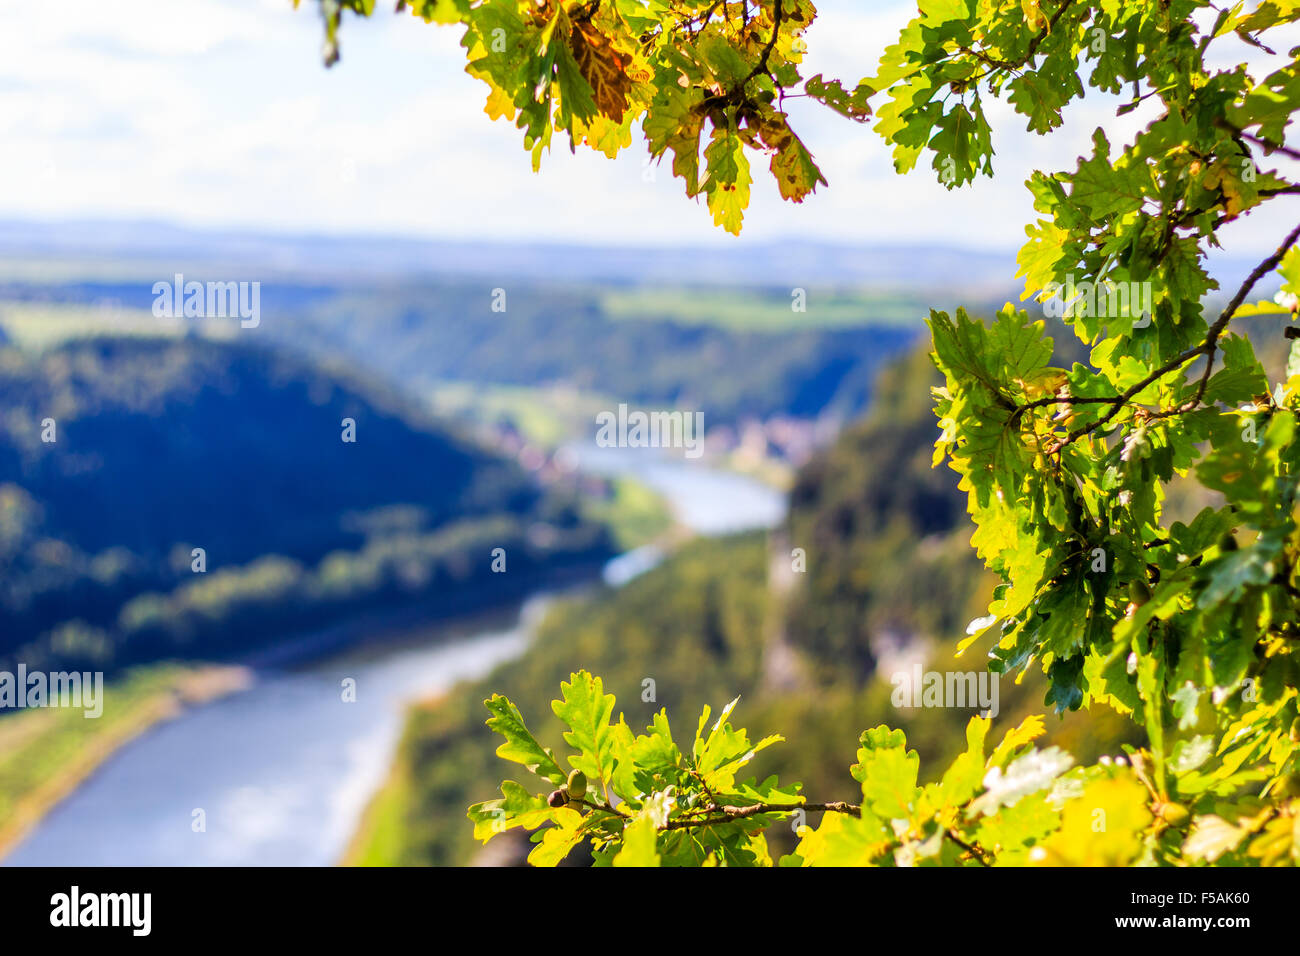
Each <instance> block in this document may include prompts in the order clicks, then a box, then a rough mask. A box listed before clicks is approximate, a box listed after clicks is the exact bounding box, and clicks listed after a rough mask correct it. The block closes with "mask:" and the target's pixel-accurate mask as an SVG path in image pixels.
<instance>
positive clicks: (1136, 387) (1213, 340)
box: [1015, 226, 1300, 454]
mask: <svg viewBox="0 0 1300 956" xmlns="http://www.w3.org/2000/svg"><path fill="white" fill-rule="evenodd" d="M1297 240H1300V226H1296V227H1295V228H1294V229H1292V230H1291V232H1290V234H1288V235H1287V237H1286V238H1285V239H1283V240H1282V244H1281V245H1280V246H1278V247H1277V249H1276V250H1274V252H1273V253H1272V254H1271V255H1270V256H1269V257H1268V258H1267V259H1265V260H1264V261H1263V262H1261V263H1260V264H1259V265H1257V266H1256V267H1255V268H1254V269H1253V270H1252V271H1251V273H1250V275H1249V276H1247V277H1246V281H1245V282H1243V283H1242V284H1241V287H1240V288H1239V289H1237V292H1236V294H1235V295H1233V297H1232V300H1231V301H1230V302H1229V303H1228V305H1227V306H1226V307H1225V308H1224V310H1223V311H1222V312H1221V313H1219V317H1218V319H1216V320H1215V322H1214V324H1213V325H1211V326H1210V329H1209V332H1208V333H1207V335H1206V337H1205V341H1204V342H1202V343H1201V344H1200V345H1197V346H1195V347H1193V348H1190V349H1186V350H1184V351H1183V352H1180V353H1179V354H1178V355H1176V356H1174V358H1172V359H1170V360H1169V361H1168V362H1166V363H1165V364H1164V365H1162V366H1160V367H1159V368H1158V369H1156V370H1155V371H1154V372H1152V373H1151V374H1150V375H1148V376H1146V377H1145V378H1144V379H1142V380H1141V381H1140V382H1136V383H1134V384H1133V385H1131V386H1129V387H1128V388H1126V389H1125V390H1124V391H1123V392H1121V393H1120V394H1119V395H1112V396H1107V397H1085V396H1080V397H1072V396H1068V395H1066V396H1053V397H1051V398H1040V399H1036V400H1034V401H1032V402H1028V403H1026V404H1024V405H1018V406H1016V410H1015V414H1016V415H1020V414H1023V413H1024V412H1025V411H1028V410H1029V409H1032V408H1045V407H1047V406H1051V405H1110V406H1111V407H1110V410H1109V411H1108V412H1106V414H1104V415H1103V416H1102V417H1101V418H1099V419H1097V420H1096V421H1095V422H1091V423H1089V424H1087V425H1081V426H1079V427H1078V428H1076V429H1075V430H1074V431H1072V432H1070V433H1069V434H1068V435H1066V436H1065V437H1064V438H1062V439H1061V440H1060V441H1059V442H1057V443H1056V444H1055V445H1053V446H1052V447H1051V448H1050V449H1049V451H1050V453H1052V454H1055V453H1056V452H1059V451H1060V450H1061V449H1062V448H1064V447H1065V446H1066V445H1069V444H1071V443H1073V442H1075V441H1078V440H1079V439H1080V438H1083V437H1084V436H1086V435H1090V434H1092V433H1093V432H1094V431H1096V430H1097V429H1098V428H1100V427H1101V426H1102V425H1105V424H1106V423H1107V422H1109V421H1110V420H1111V419H1112V418H1114V417H1115V416H1116V415H1118V414H1119V412H1120V410H1121V409H1122V408H1124V407H1125V406H1126V405H1127V404H1128V403H1129V401H1130V400H1131V399H1132V398H1133V397H1134V396H1135V395H1137V394H1139V393H1140V392H1142V390H1143V389H1145V388H1146V387H1147V386H1149V385H1151V384H1153V383H1154V382H1156V381H1158V380H1160V379H1161V378H1163V377H1164V376H1165V375H1168V374H1169V373H1170V372H1173V371H1177V370H1178V369H1180V368H1182V367H1183V366H1184V365H1186V364H1187V363H1188V362H1190V361H1192V360H1193V359H1194V358H1196V357H1197V356H1199V355H1204V356H1206V361H1205V371H1204V372H1203V373H1202V374H1201V379H1200V382H1199V383H1198V385H1197V388H1196V391H1195V393H1193V395H1192V397H1191V398H1189V399H1187V400H1186V401H1184V402H1181V403H1179V404H1178V405H1176V406H1174V407H1172V408H1168V409H1164V410H1162V411H1159V412H1156V413H1154V414H1153V415H1152V416H1151V417H1152V418H1168V417H1170V416H1172V415H1180V414H1182V413H1184V412H1188V411H1191V410H1192V409H1194V408H1196V407H1197V406H1198V405H1200V403H1201V399H1202V398H1204V396H1205V389H1206V387H1207V386H1208V385H1209V382H1210V376H1211V374H1213V371H1214V355H1215V352H1216V351H1217V350H1218V346H1219V338H1220V337H1221V336H1222V335H1223V332H1224V330H1225V329H1226V328H1227V327H1228V323H1229V322H1231V321H1232V318H1233V316H1235V315H1236V313H1237V310H1238V309H1239V308H1241V304H1242V302H1244V301H1245V300H1246V296H1247V295H1249V294H1250V290H1251V289H1253V288H1254V287H1255V284H1256V283H1257V282H1259V280H1260V279H1262V278H1263V277H1264V276H1265V275H1267V274H1268V273H1269V272H1271V271H1272V270H1273V269H1275V268H1277V265H1278V263H1279V262H1281V261H1282V257H1283V256H1285V255H1286V254H1287V251H1288V250H1289V249H1290V248H1291V247H1292V246H1294V245H1295V244H1296V241H1297Z"/></svg>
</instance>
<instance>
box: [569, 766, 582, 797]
mask: <svg viewBox="0 0 1300 956" xmlns="http://www.w3.org/2000/svg"><path fill="white" fill-rule="evenodd" d="M568 790H569V799H570V800H581V799H582V798H583V797H584V796H586V795H587V775H586V774H585V773H583V772H582V771H581V770H577V769H574V770H570V771H569V783H568Z"/></svg>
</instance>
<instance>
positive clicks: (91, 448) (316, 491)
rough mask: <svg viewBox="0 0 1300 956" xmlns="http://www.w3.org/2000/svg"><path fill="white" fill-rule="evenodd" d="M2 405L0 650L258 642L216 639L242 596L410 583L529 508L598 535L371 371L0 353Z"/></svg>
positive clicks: (80, 348) (252, 352)
mask: <svg viewBox="0 0 1300 956" xmlns="http://www.w3.org/2000/svg"><path fill="white" fill-rule="evenodd" d="M0 407H2V408H3V409H4V415H3V417H0V569H2V573H0V620H3V622H4V626H3V627H0V634H3V635H4V638H3V644H2V645H0V653H4V652H5V651H8V650H12V649H13V648H14V647H15V646H18V645H22V644H27V643H29V642H31V641H33V640H37V639H39V638H41V635H44V639H43V641H40V640H38V643H42V644H43V646H44V647H45V649H46V650H48V649H50V648H51V647H55V646H61V647H63V648H64V650H69V649H71V650H80V651H88V650H89V651H94V652H95V654H98V655H100V656H104V655H105V654H106V655H107V656H108V657H109V658H112V659H117V660H119V661H120V660H121V659H122V658H123V657H131V658H135V657H140V656H146V657H147V656H152V654H153V653H156V652H159V651H163V652H165V651H166V650H167V649H168V645H169V644H170V643H173V642H174V641H187V642H189V643H188V651H190V652H198V653H202V652H204V651H209V650H219V649H221V648H222V647H223V646H224V645H226V644H229V643H233V642H238V641H243V640H244V639H245V637H246V638H247V639H248V640H249V641H253V642H255V638H256V635H255V634H252V633H249V634H245V635H242V636H240V637H236V636H235V634H234V631H235V630H238V629H237V628H235V626H234V625H235V623H236V622H237V620H240V619H239V615H238V614H235V612H236V611H238V609H240V608H241V607H244V608H245V609H246V610H247V611H248V620H246V621H242V622H241V623H243V624H250V623H251V622H254V621H256V622H257V623H256V625H255V626H254V627H253V630H254V631H256V630H258V629H260V630H262V631H265V632H268V633H269V632H270V631H271V630H272V629H274V628H275V627H277V626H283V625H284V624H285V623H286V621H289V620H291V619H292V618H293V616H294V614H295V612H297V611H302V610H305V609H307V608H309V607H318V606H321V605H323V604H330V603H331V602H333V603H335V604H337V602H339V601H343V600H350V601H357V600H365V601H372V600H373V601H375V602H378V600H379V599H380V598H381V597H383V596H385V595H386V596H387V597H390V598H393V599H397V598H398V597H400V594H401V593H402V592H409V593H419V592H422V591H426V590H428V589H429V588H431V587H433V588H436V586H437V583H438V581H439V576H440V575H442V576H443V577H444V578H446V579H447V580H448V581H450V580H451V579H453V578H455V577H456V575H455V574H453V573H452V571H451V569H452V568H453V567H460V566H461V565H464V564H465V563H466V562H467V561H468V560H469V558H468V556H467V555H466V554H464V553H463V552H464V551H465V549H466V548H467V547H468V546H469V544H470V543H471V542H474V541H477V540H478V539H479V538H483V539H484V544H485V547H484V550H483V551H482V555H483V556H484V561H483V562H481V563H482V564H483V565H484V567H485V568H486V563H487V562H486V555H487V553H488V549H487V548H486V541H487V539H492V541H493V543H494V544H500V545H505V544H507V543H515V542H516V541H523V538H524V532H525V530H526V528H527V526H528V525H530V524H532V523H535V522H538V521H545V522H549V523H551V524H552V525H554V527H555V528H556V529H557V530H558V531H559V532H565V533H569V534H571V535H576V537H573V538H572V540H568V539H565V540H561V539H563V538H564V535H563V534H561V535H559V536H558V537H557V536H556V535H552V536H550V538H551V539H555V541H556V546H557V547H559V548H560V549H561V550H563V549H564V548H566V547H575V548H576V549H577V550H578V551H586V550H588V549H591V550H592V553H593V554H598V553H604V552H605V551H606V550H607V544H606V542H604V540H603V535H602V533H601V532H600V531H599V530H598V529H595V528H590V527H585V526H584V525H583V523H582V522H581V520H580V519H579V518H578V516H577V514H576V511H575V510H574V508H573V507H572V506H570V505H565V504H563V503H562V502H560V501H558V500H556V499H554V498H552V497H551V496H548V495H544V494H543V493H542V492H541V490H540V489H539V488H538V487H537V486H536V485H535V483H534V482H533V481H532V480H531V479H530V478H529V477H527V476H526V475H525V473H524V472H523V471H522V470H521V469H519V468H518V467H517V466H515V465H514V464H513V463H512V462H507V461H505V460H503V459H499V458H497V457H495V456H492V455H490V454H488V453H486V452H484V451H482V450H479V449H477V448H475V447H474V446H473V445H471V444H469V443H468V442H466V441H464V440H462V439H461V438H460V437H458V436H456V435H455V434H453V433H451V432H449V431H447V430H446V429H445V427H443V426H440V425H437V424H435V423H434V422H432V421H431V420H429V419H427V418H425V417H424V416H423V415H422V414H421V413H419V412H418V411H416V410H414V409H413V408H411V407H409V406H408V405H405V404H404V403H403V402H402V401H401V400H400V399H399V398H397V397H396V396H394V395H392V394H389V393H386V392H384V391H382V390H380V389H378V388H376V387H375V386H373V385H371V384H368V383H361V382H357V381H351V380H349V378H348V377H347V376H346V375H344V374H342V373H340V372H338V371H327V370H324V369H321V368H319V367H315V366H313V365H311V364H308V363H306V362H304V361H302V360H300V359H295V358H289V357H285V356H283V355H276V354H272V353H270V352H267V351H264V350H261V349H257V348H249V347H243V346H238V345H232V344H222V343H217V342H213V341H207V340H203V339H199V338H197V337H190V338H182V339H170V340H159V339H134V338H115V339H95V340H87V341H78V342H73V343H70V344H67V345H65V346H63V347H60V348H57V349H54V350H52V351H48V352H45V353H43V354H39V355H31V354H26V353H21V352H19V351H17V350H13V349H5V350H0ZM345 420H347V422H345ZM348 423H353V428H354V432H353V433H352V434H353V435H354V436H355V441H347V440H345V438H346V437H352V436H351V435H345V430H346V429H347V427H348ZM51 439H52V440H51ZM579 539H580V540H579ZM548 540H549V539H548ZM476 547H477V545H476ZM197 548H201V549H203V552H204V555H203V561H204V570H203V572H202V573H198V572H197V571H196V569H195V557H194V549H197ZM528 550H529V552H530V553H531V552H535V551H536V549H533V548H530V549H528ZM534 556H535V557H538V558H539V559H540V558H541V557H542V556H541V555H540V554H535V555H534ZM517 557H518V560H519V563H520V566H521V568H520V569H521V570H522V567H523V566H524V565H526V563H527V560H528V557H529V555H528V554H526V553H525V550H524V549H522V548H521V550H520V552H519V554H518V555H517ZM476 563H478V562H476ZM444 564H445V565H447V566H446V567H443V565H444ZM470 570H472V569H470ZM512 570H514V568H512ZM460 576H461V577H462V578H464V577H469V576H471V575H470V571H469V570H467V571H465V573H463V574H461V575H460ZM144 592H153V596H152V597H148V598H145V597H142V594H143V593H144ZM394 592H397V593H394ZM250 602H251V603H250ZM253 605H257V606H260V607H262V608H263V609H264V610H271V609H273V610H274V613H272V614H270V615H269V617H267V618H266V619H265V620H262V619H258V618H256V617H255V615H253V614H252V611H253V609H254V608H253ZM232 614H235V616H234V617H231V616H230V615H232ZM196 640H197V641H198V643H194V641H196ZM131 641H134V642H135V643H134V644H133V645H132V646H131V647H129V648H125V649H124V645H126V644H128V643H130V642H131ZM205 641H207V642H209V643H206V644H205ZM106 644H107V645H109V647H108V648H106V647H105V645H106ZM119 652H120V653H119ZM73 656H75V654H74V655H73Z"/></svg>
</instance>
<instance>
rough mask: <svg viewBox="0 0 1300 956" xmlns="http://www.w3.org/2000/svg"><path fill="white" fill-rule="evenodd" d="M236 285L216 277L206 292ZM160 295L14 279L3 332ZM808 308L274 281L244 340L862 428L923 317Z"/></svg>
mask: <svg viewBox="0 0 1300 956" xmlns="http://www.w3.org/2000/svg"><path fill="white" fill-rule="evenodd" d="M239 274H241V275H242V274H244V273H239ZM225 275H228V273H223V272H219V271H215V272H214V271H213V270H212V269H209V270H207V271H204V272H201V273H200V272H195V273H193V278H194V279H196V280H200V281H201V280H206V279H212V278H214V277H217V278H219V277H221V276H225ZM189 277H190V276H189V275H187V278H189ZM151 289H152V279H144V278H141V279H113V280H77V281H45V280H41V281H26V280H10V279H4V278H3V277H0V321H7V319H6V317H5V315H4V313H5V312H6V311H8V312H11V313H21V312H22V311H23V310H24V309H32V308H41V307H46V306H52V307H57V308H58V309H60V310H62V311H63V312H64V313H65V314H66V313H67V312H68V311H70V310H77V309H80V310H81V311H82V312H83V313H84V314H85V315H86V316H87V318H86V324H87V327H91V328H93V327H94V323H96V322H98V323H100V327H102V326H103V322H104V319H103V317H102V316H101V315H100V314H99V312H100V310H101V309H102V310H104V311H112V310H118V311H124V312H125V313H126V314H127V315H128V316H130V315H134V316H136V317H139V318H140V319H141V321H142V324H144V325H149V324H153V325H154V326H156V325H157V320H156V319H154V318H153V317H152V315H151V313H150V310H151V308H152V305H153V300H154V295H153V293H152V291H151ZM795 294H796V293H793V292H792V290H791V289H790V288H788V287H767V288H757V289H755V290H750V291H747V292H746V293H744V294H738V293H737V292H736V290H735V289H734V288H721V287H662V288H657V287H656V288H642V287H611V286H597V285H584V284H580V283H545V282H539V281H535V280H534V281H528V282H526V281H522V280H517V279H513V280H512V279H511V278H509V277H505V276H503V277H500V278H497V279H470V278H456V279H445V280H443V279H439V280H426V279H409V278H408V279H403V280H401V281H397V280H394V281H392V282H388V283H379V284H376V283H373V282H364V283H356V282H339V283H337V284H331V283H330V282H328V281H327V280H325V279H313V280H311V281H307V280H294V279H276V280H268V281H266V282H263V283H262V285H261V287H260V305H261V315H260V321H259V324H258V326H257V327H256V328H255V329H249V330H247V331H246V332H245V334H246V335H247V336H248V337H249V338H250V339H251V340H253V341H258V342H263V343H273V344H275V345H277V346H279V347H283V348H287V349H292V350H295V351H299V352H302V351H309V352H310V353H311V354H312V355H313V356H315V357H316V358H318V359H324V360H337V359H341V358H344V357H346V359H347V361H348V362H349V363H352V364H353V365H355V366H358V367H362V368H366V369H367V370H368V371H369V372H370V373H371V374H373V375H375V376H376V377H380V378H383V379H384V380H386V381H390V382H400V383H402V386H403V388H404V389H407V390H409V391H417V390H420V389H423V388H431V387H433V386H435V385H437V384H441V383H445V382H450V381H457V382H466V383H472V384H473V385H475V386H496V385H500V386H526V387H545V386H551V385H555V384H564V385H568V386H572V387H574V388H578V389H581V390H582V391H584V392H586V393H590V394H593V395H597V396H613V397H616V398H617V400H618V401H627V402H639V403H644V404H650V405H654V406H658V407H664V406H680V407H686V408H690V409H697V410H701V411H703V412H704V413H705V416H706V422H707V423H708V426H709V427H713V426H715V425H719V424H732V423H735V422H737V421H739V420H741V419H744V418H755V417H757V418H767V417H769V416H773V415H793V416H797V417H806V418H815V417H817V416H818V415H820V414H822V413H823V412H827V411H830V412H835V413H838V414H839V415H840V416H841V417H844V418H848V417H852V415H854V414H856V413H857V412H858V411H859V410H860V409H861V408H862V407H863V406H864V404H865V402H866V400H867V395H868V392H869V385H870V382H871V379H872V378H873V377H874V375H875V372H876V370H877V369H878V368H879V366H880V364H881V363H882V362H884V361H886V360H887V359H888V358H889V357H890V356H892V355H894V354H897V353H898V352H899V351H900V350H902V349H904V348H906V347H907V346H908V345H909V344H910V343H911V342H913V341H914V340H915V338H916V335H917V332H918V330H919V328H920V325H919V320H920V318H921V316H922V315H924V310H923V309H922V308H921V307H920V305H919V304H918V303H917V301H916V300H915V297H914V296H906V295H902V294H898V293H887V292H881V293H875V292H863V291H836V290H834V289H829V288H828V289H820V288H809V289H801V290H800V291H799V293H798V294H800V295H801V296H802V297H803V300H802V301H798V302H796V301H795V298H794V296H795ZM795 306H800V307H802V308H804V309H806V311H797V310H796V308H795ZM8 320H13V319H12V318H10V319H8ZM187 321H191V322H193V320H187ZM194 324H195V325H196V326H197V325H198V324H199V323H194Z"/></svg>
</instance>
